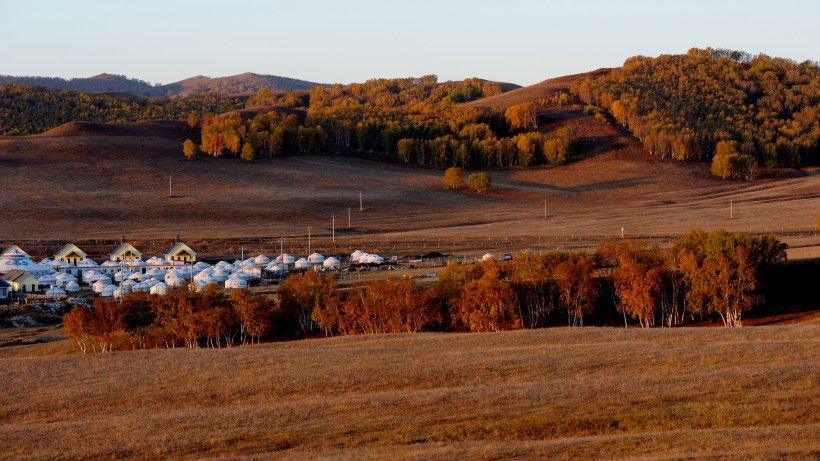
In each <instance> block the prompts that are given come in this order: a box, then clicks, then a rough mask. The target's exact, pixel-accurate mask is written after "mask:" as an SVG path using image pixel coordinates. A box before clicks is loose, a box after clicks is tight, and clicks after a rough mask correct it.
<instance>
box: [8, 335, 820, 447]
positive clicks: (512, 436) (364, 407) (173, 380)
mask: <svg viewBox="0 0 820 461" xmlns="http://www.w3.org/2000/svg"><path fill="white" fill-rule="evenodd" d="M819 342H820V326H818V325H816V324H815V325H810V324H805V325H791V326H778V327H757V328H743V329H737V330H726V329H722V328H707V329H698V328H683V329H675V330H669V329H657V330H651V331H644V330H637V329H630V330H624V329H601V328H580V329H566V328H556V329H548V330H535V331H516V332H508V333H496V334H459V335H456V334H408V335H388V336H366V337H344V338H335V339H324V340H307V341H297V342H292V343H280V344H269V345H264V346H259V347H251V348H234V349H231V350H205V349H200V350H180V349H177V350H156V351H140V352H123V353H111V354H104V355H79V354H73V355H67V356H66V355H62V356H54V355H51V354H52V353H53V351H54V350H55V346H54V343H48V344H42V345H35V346H26V347H8V348H3V349H0V360H2V363H3V368H4V372H3V373H2V374H0V388H2V389H4V392H3V393H2V395H1V396H0V415H2V417H1V418H0V438H2V440H4V443H3V444H2V448H0V457H9V458H15V459H53V458H72V459H78V458H103V457H105V458H111V457H116V458H125V459H134V458H169V457H170V458H186V457H187V458H201V457H236V456H240V457H248V458H251V459H263V458H264V459H269V458H271V457H276V458H281V459H306V458H310V459H386V458H389V459H429V458H437V459H453V460H456V459H458V460H460V459H465V457H467V458H472V459H475V458H483V459H498V458H516V459H536V458H538V459H542V458H554V459H578V458H584V459H592V458H601V457H605V458H621V459H624V458H631V459H632V458H641V459H677V458H686V459H715V458H733V459H734V458H743V459H771V458H783V457H791V458H796V459H801V458H804V459H810V458H812V457H813V456H816V454H817V453H818V452H819V451H820V411H819V410H818V408H820V384H818V381H817V379H816V376H817V375H818V373H820V360H819V358H820V357H818V354H817V353H816V352H817V348H818V346H820V344H818V343H819ZM41 349H45V350H47V351H51V352H47V353H45V354H43V353H42V351H41Z"/></svg>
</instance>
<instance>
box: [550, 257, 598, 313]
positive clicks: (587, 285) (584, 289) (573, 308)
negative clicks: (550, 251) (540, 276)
mask: <svg viewBox="0 0 820 461" xmlns="http://www.w3.org/2000/svg"><path fill="white" fill-rule="evenodd" d="M554 274H555V279H556V283H557V285H558V291H559V295H560V300H561V304H562V305H563V307H564V308H565V309H566V310H567V323H568V324H569V325H570V326H583V325H584V315H585V314H589V313H591V312H592V308H593V307H594V306H595V301H596V299H597V296H598V285H597V283H596V280H595V277H594V274H595V266H594V264H593V262H592V258H590V257H589V255H587V254H586V253H585V252H577V253H570V254H568V255H567V258H566V259H565V260H563V261H561V262H560V263H558V264H557V265H556V266H555V269H554Z"/></svg>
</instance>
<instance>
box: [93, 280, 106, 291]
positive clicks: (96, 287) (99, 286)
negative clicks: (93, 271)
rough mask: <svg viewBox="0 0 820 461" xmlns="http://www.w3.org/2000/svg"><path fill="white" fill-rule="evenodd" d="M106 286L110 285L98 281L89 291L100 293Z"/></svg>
mask: <svg viewBox="0 0 820 461" xmlns="http://www.w3.org/2000/svg"><path fill="white" fill-rule="evenodd" d="M107 285H110V283H105V282H104V281H102V280H99V281H96V282H94V283H93V284H91V289H93V290H94V293H100V292H101V291H102V289H103V288H104V287H105V286H107Z"/></svg>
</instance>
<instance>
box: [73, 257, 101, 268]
mask: <svg viewBox="0 0 820 461" xmlns="http://www.w3.org/2000/svg"><path fill="white" fill-rule="evenodd" d="M77 267H100V265H99V264H97V263H96V262H95V261H94V260H93V259H88V258H83V259H82V261H80V262H78V263H77Z"/></svg>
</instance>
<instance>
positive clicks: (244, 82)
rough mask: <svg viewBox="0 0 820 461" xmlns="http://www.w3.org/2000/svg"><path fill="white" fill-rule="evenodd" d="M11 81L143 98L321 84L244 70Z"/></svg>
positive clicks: (5, 79) (3, 80)
mask: <svg viewBox="0 0 820 461" xmlns="http://www.w3.org/2000/svg"><path fill="white" fill-rule="evenodd" d="M10 83H15V84H23V85H38V86H44V87H46V88H51V89H59V90H74V91H82V92H86V93H121V94H130V95H133V96H146V97H155V98H159V97H178V96H183V97H184V96H192V95H196V94H201V93H219V94H223V95H240V94H249V93H256V92H257V91H259V90H260V89H262V88H267V89H269V90H271V91H281V90H309V89H311V88H313V87H314V86H317V85H323V84H321V83H315V82H308V81H305V80H298V79H295V78H289V77H280V76H277V75H262V74H254V73H251V72H247V73H244V74H239V75H232V76H229V77H217V78H211V77H203V76H201V75H200V76H196V77H191V78H187V79H185V80H181V81H179V82H175V83H169V84H166V85H159V84H157V85H151V84H150V83H148V82H145V81H142V80H138V79H132V78H128V77H126V76H124V75H114V74H105V73H104V74H99V75H95V76H93V77H88V78H72V79H62V78H56V77H14V76H10V75H0V85H6V84H10Z"/></svg>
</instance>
